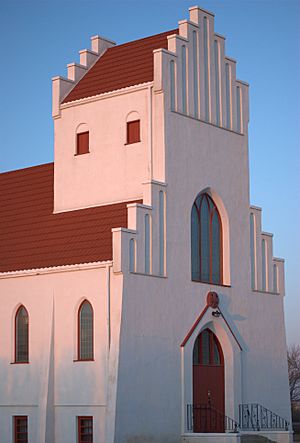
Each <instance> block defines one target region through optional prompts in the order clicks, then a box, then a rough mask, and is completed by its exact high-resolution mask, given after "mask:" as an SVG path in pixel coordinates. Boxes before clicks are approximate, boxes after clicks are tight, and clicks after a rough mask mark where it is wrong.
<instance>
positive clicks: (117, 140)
mask: <svg viewBox="0 0 300 443" xmlns="http://www.w3.org/2000/svg"><path fill="white" fill-rule="evenodd" d="M147 103H148V89H147V86H143V87H140V88H134V87H133V88H128V89H127V91H122V92H121V93H108V94H102V97H100V98H99V99H97V100H94V101H89V100H87V101H86V100H83V101H79V103H76V104H75V105H74V104H73V103H71V104H70V105H68V104H65V105H62V110H61V117H60V118H57V119H55V120H54V143H55V144H54V146H55V149H54V160H55V166H54V191H55V196H54V211H55V212H60V211H64V210H70V209H78V208H83V207H88V206H97V205H102V204H107V203H113V202H120V201H126V200H132V199H135V198H139V197H141V196H142V189H141V184H142V183H143V182H144V181H146V180H147V177H148V175H147V174H148V152H147V144H148V125H149V123H148V116H149V111H148V108H147ZM133 111H135V112H136V113H137V114H138V115H139V118H140V122H141V123H140V130H141V142H139V143H134V144H129V145H126V121H127V117H128V115H129V114H130V113H131V112H133ZM81 124H85V129H84V130H85V131H86V130H88V131H89V145H90V152H89V153H88V154H82V155H75V153H76V131H77V128H78V126H79V125H81Z"/></svg>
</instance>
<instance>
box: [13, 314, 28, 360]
mask: <svg viewBox="0 0 300 443" xmlns="http://www.w3.org/2000/svg"><path fill="white" fill-rule="evenodd" d="M15 333H16V362H17V363H22V362H25V363H26V362H28V314H27V311H26V309H25V308H24V306H21V308H19V310H18V312H17V314H16V332H15Z"/></svg>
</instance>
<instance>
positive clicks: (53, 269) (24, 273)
mask: <svg viewBox="0 0 300 443" xmlns="http://www.w3.org/2000/svg"><path fill="white" fill-rule="evenodd" d="M112 264H113V262H112V260H106V261H97V262H90V263H78V264H75V265H60V266H49V267H48V268H34V269H24V270H21V271H6V272H0V279H4V278H13V277H28V276H31V275H39V274H54V273H58V272H69V271H82V270H87V269H95V268H106V267H107V266H112Z"/></svg>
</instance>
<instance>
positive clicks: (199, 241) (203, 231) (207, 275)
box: [191, 193, 222, 284]
mask: <svg viewBox="0 0 300 443" xmlns="http://www.w3.org/2000/svg"><path fill="white" fill-rule="evenodd" d="M191 242H192V245H191V252H192V280H194V281H201V282H205V283H216V284H222V226H221V218H220V214H219V211H218V209H217V207H216V205H215V203H214V201H213V200H212V198H211V197H210V196H209V195H208V194H205V193H203V194H199V195H198V197H197V198H196V200H195V201H194V204H193V208H192V217H191Z"/></svg>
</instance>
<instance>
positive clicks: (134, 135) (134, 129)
mask: <svg viewBox="0 0 300 443" xmlns="http://www.w3.org/2000/svg"><path fill="white" fill-rule="evenodd" d="M140 141H141V136H140V120H134V121H132V122H127V142H126V143H127V145H129V144H131V143H138V142H140Z"/></svg>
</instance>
